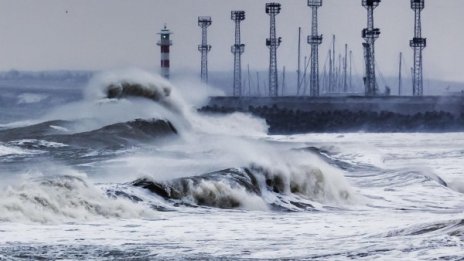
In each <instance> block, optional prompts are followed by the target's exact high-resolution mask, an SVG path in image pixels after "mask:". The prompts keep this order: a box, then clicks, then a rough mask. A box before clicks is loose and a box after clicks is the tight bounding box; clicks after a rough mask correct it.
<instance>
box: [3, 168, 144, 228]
mask: <svg viewBox="0 0 464 261" xmlns="http://www.w3.org/2000/svg"><path fill="white" fill-rule="evenodd" d="M152 216H153V213H151V212H150V209H149V208H144V207H143V206H142V205H140V204H138V205H137V204H133V203H132V202H131V201H129V200H127V199H125V198H110V197H107V196H106V195H105V194H104V193H102V191H101V190H100V189H98V188H96V187H95V186H93V185H91V184H89V183H88V182H87V181H85V180H84V178H81V177H76V176H69V175H64V176H54V177H48V178H47V177H44V178H39V179H34V180H27V181H24V182H23V183H22V184H19V185H11V186H7V187H6V188H5V189H3V190H2V191H1V192H0V221H15V222H18V221H21V222H37V223H55V222H64V221H69V220H81V221H85V220H94V219H101V218H149V217H152Z"/></svg>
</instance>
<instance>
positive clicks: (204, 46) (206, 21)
mask: <svg viewBox="0 0 464 261" xmlns="http://www.w3.org/2000/svg"><path fill="white" fill-rule="evenodd" d="M211 24H212V22H211V17H209V16H199V17H198V26H200V27H201V44H200V45H198V51H200V52H201V80H202V81H203V82H208V53H209V51H211V45H209V44H208V30H207V28H208V27H209V26H210V25H211Z"/></svg>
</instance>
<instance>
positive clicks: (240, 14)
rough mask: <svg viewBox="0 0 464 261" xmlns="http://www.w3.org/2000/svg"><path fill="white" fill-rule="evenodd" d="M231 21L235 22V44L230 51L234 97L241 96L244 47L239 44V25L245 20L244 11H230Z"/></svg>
mask: <svg viewBox="0 0 464 261" xmlns="http://www.w3.org/2000/svg"><path fill="white" fill-rule="evenodd" d="M231 19H232V20H233V21H234V22H235V44H234V45H232V48H231V51H232V53H233V54H234V96H236V97H240V96H242V58H241V56H242V54H243V53H244V52H245V45H244V44H242V43H241V37H240V23H241V22H242V21H243V20H245V11H232V12H231Z"/></svg>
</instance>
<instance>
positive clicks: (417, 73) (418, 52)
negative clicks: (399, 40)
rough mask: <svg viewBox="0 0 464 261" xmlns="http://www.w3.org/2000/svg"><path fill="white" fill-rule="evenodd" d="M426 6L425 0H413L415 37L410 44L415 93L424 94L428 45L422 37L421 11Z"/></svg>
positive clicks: (417, 94)
mask: <svg viewBox="0 0 464 261" xmlns="http://www.w3.org/2000/svg"><path fill="white" fill-rule="evenodd" d="M424 7H425V3H424V0H411V9H413V10H414V13H415V19H414V38H413V39H412V40H411V41H410V43H409V45H410V46H411V47H412V48H413V49H414V75H413V82H412V85H413V95H414V96H422V95H424V83H423V74H422V51H423V50H424V48H425V47H426V46H427V39H426V38H422V24H421V12H422V10H423V9H424Z"/></svg>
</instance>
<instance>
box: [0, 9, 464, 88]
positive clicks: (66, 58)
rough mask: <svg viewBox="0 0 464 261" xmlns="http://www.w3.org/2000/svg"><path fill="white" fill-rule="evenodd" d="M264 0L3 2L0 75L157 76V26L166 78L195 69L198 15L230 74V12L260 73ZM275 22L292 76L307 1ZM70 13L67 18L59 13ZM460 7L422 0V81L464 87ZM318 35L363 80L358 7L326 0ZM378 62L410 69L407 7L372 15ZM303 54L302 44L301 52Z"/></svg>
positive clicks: (282, 58)
mask: <svg viewBox="0 0 464 261" xmlns="http://www.w3.org/2000/svg"><path fill="white" fill-rule="evenodd" d="M266 2H267V1H263V0H0V70H9V69H12V68H15V69H20V70H54V69H83V70H87V69H90V70H100V69H113V68H124V67H131V66H137V67H141V68H145V69H150V70H154V69H157V68H158V65H159V47H157V46H156V42H157V40H158V37H159V36H158V35H157V34H156V33H157V32H158V31H159V30H160V29H161V27H162V26H163V24H164V23H167V24H168V27H169V28H170V29H172V30H173V32H174V35H173V40H174V46H173V48H172V62H171V63H172V67H173V70H184V69H189V70H198V69H199V68H198V67H199V59H200V55H199V53H198V51H197V44H198V43H199V42H200V28H198V26H197V21H196V19H197V16H199V15H209V16H212V18H213V25H212V26H211V27H210V28H209V40H210V44H212V45H213V50H212V52H211V53H210V56H209V57H210V70H232V62H233V60H232V54H231V53H230V45H231V44H232V43H233V28H234V27H233V23H232V21H231V20H230V11H231V10H233V9H243V10H245V11H246V12H247V19H246V20H245V21H244V23H243V24H242V28H243V41H244V42H245V43H246V44H247V46H246V51H245V54H244V56H243V62H244V65H246V64H250V67H251V68H252V69H260V70H264V69H266V68H267V63H268V55H269V52H268V49H267V48H266V47H265V44H264V43H265V38H266V37H267V35H268V32H269V30H268V26H269V17H268V16H267V15H266V14H265V12H264V5H265V3H266ZM279 2H280V3H282V7H283V9H282V13H281V14H280V15H279V16H278V17H277V22H278V28H277V31H278V35H279V36H282V37H283V44H282V46H281V47H280V48H279V51H278V55H279V67H282V66H284V65H286V66H287V70H296V59H297V52H296V50H297V32H298V26H301V27H302V28H303V34H304V39H305V37H306V35H307V34H308V31H309V27H310V16H309V14H310V9H309V8H308V7H307V5H306V0H282V1H279ZM66 11H68V13H66ZM463 11H464V1H463V0H426V9H425V10H424V12H423V27H424V29H423V34H424V37H427V38H428V47H427V49H426V50H425V52H424V59H425V73H426V77H427V78H438V79H444V80H454V81H464V73H463V64H464V52H463V51H462V50H461V48H462V47H463V46H464V34H463V33H462V32H463V30H462V26H464V16H463V15H462V12H463ZM319 13H320V32H321V33H322V34H324V38H325V39H324V43H323V45H322V47H321V48H322V50H321V57H320V60H321V67H322V66H323V65H324V62H325V60H326V56H327V51H328V48H329V44H330V41H331V39H330V38H331V35H332V34H336V35H337V48H338V50H339V51H342V48H343V45H344V43H345V42H346V43H348V44H349V45H350V48H352V49H353V53H354V63H355V67H356V71H357V72H358V73H362V72H363V66H362V63H363V57H362V48H361V43H362V39H361V29H362V28H363V27H365V26H366V11H365V9H364V8H363V7H362V6H361V0H324V6H323V7H322V8H321V9H320V12H319ZM375 15H376V21H375V22H376V26H378V27H379V28H381V31H382V35H381V38H380V39H379V40H378V41H377V47H376V51H377V63H378V66H379V70H380V72H381V73H382V74H384V75H396V74H397V67H398V55H399V52H400V51H402V52H403V53H404V55H405V60H406V65H407V66H412V50H411V48H410V47H409V46H408V44H409V39H410V38H412V33H413V11H412V10H411V9H410V1H409V0H384V1H382V3H381V5H380V6H379V7H378V8H377V9H376V12H375ZM303 47H304V50H305V52H306V53H309V46H308V45H307V44H304V45H303Z"/></svg>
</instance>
